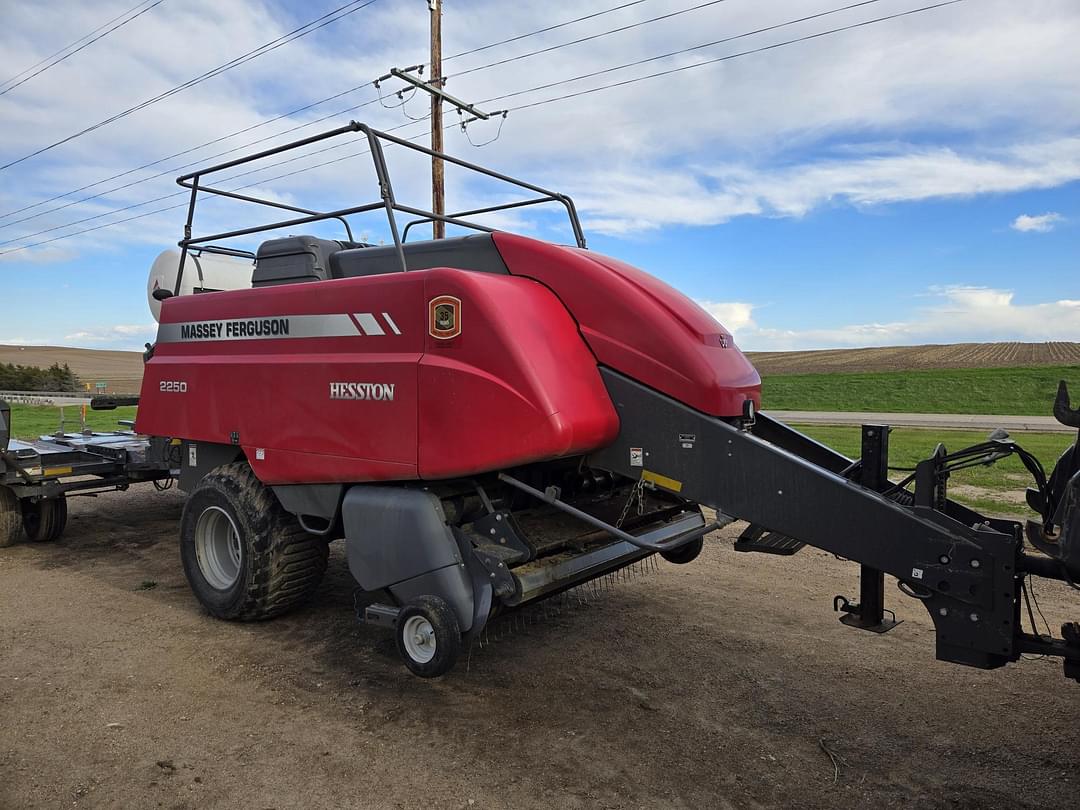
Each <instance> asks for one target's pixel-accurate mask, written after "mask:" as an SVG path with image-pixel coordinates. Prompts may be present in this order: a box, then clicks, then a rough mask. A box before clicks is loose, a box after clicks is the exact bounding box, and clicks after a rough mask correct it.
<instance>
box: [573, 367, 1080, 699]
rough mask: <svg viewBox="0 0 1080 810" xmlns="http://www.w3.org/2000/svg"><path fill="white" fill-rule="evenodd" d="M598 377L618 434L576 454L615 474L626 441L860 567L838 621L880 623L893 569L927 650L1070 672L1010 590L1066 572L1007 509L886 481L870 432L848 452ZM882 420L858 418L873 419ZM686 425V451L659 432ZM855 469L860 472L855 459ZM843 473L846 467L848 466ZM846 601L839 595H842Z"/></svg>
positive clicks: (720, 500)
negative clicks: (1029, 543)
mask: <svg viewBox="0 0 1080 810" xmlns="http://www.w3.org/2000/svg"><path fill="white" fill-rule="evenodd" d="M601 375H602V377H603V379H604V383H605V385H606V387H607V389H608V393H609V394H610V395H611V399H612V402H614V403H615V406H616V409H617V410H618V412H619V415H620V429H619V431H620V432H619V436H618V438H617V439H616V440H615V442H614V443H613V444H611V445H610V446H608V447H606V448H604V449H603V450H600V451H597V452H596V453H593V454H591V455H590V456H589V457H588V459H587V463H588V464H589V465H590V466H591V467H594V468H597V469H601V470H607V471H609V472H613V473H616V474H619V475H623V476H626V477H629V478H637V477H640V476H642V474H643V472H642V468H640V467H637V468H635V467H632V466H630V461H629V459H630V458H631V453H630V449H631V448H646V449H647V451H648V456H649V462H648V463H649V465H650V468H651V469H653V470H656V471H660V472H662V473H663V476H664V477H665V479H666V480H667V481H669V482H671V483H672V484H673V485H675V486H676V487H677V489H676V490H675V491H677V492H678V494H679V495H680V496H681V497H683V498H686V499H687V500H689V501H690V502H692V503H698V504H702V505H705V506H710V507H712V508H715V509H717V510H718V511H722V512H724V513H726V514H728V515H732V516H735V517H737V518H740V519H743V520H746V521H748V522H750V523H752V524H756V525H759V526H765V527H767V528H768V529H769V530H771V531H774V532H778V533H780V534H783V535H785V536H787V537H793V538H797V539H798V540H801V541H803V542H804V543H806V544H808V545H812V546H815V547H817V548H820V549H822V550H824V551H827V552H831V553H833V554H836V555H838V556H840V557H842V558H844V559H847V560H851V561H853V562H857V563H859V564H860V566H861V573H862V579H861V583H862V584H861V596H862V599H863V604H860V605H859V606H858V607H856V606H853V605H850V603H848V607H849V608H850V610H849V611H848V612H849V613H850V614H853V615H852V618H851V619H849V621H847V622H845V623H847V624H851V625H853V626H855V627H859V628H862V629H866V630H875V631H878V632H880V631H882V630H884V629H888V628H887V627H883V626H882V625H887V624H889V622H888V621H886V620H885V619H884V598H883V597H884V591H883V586H884V582H883V580H882V578H881V577H882V572H885V573H888V574H891V575H893V576H894V577H896V578H897V580H898V581H899V582H900V583H901V584H902V588H901V589H902V590H903V591H904V593H906V594H907V595H908V596H912V597H914V598H916V599H918V600H920V601H921V603H922V605H923V606H924V607H925V608H926V610H927V611H928V613H929V614H930V617H931V619H932V621H933V623H934V626H935V629H936V631H937V657H938V658H939V659H941V660H944V661H951V662H953V663H957V664H966V665H968V666H974V667H980V668H984V669H990V668H994V667H998V666H1002V665H1004V664H1006V663H1008V662H1009V661H1015V660H1017V659H1018V658H1019V657H1020V655H1021V654H1024V653H1031V654H1039V655H1052V656H1060V657H1062V658H1063V659H1064V664H1065V675H1066V676H1067V677H1070V678H1074V679H1077V680H1080V640H1070V638H1069V637H1068V636H1067V637H1066V638H1049V637H1046V636H1038V635H1033V634H1031V633H1027V632H1025V631H1024V629H1023V626H1022V623H1021V617H1020V604H1021V602H1020V598H1019V597H1020V594H1021V591H1022V589H1023V587H1024V584H1025V578H1026V577H1028V576H1041V577H1046V578H1050V579H1057V580H1067V577H1068V574H1067V572H1066V571H1065V569H1064V567H1063V566H1062V565H1061V563H1060V562H1059V561H1057V560H1052V559H1050V558H1045V557H1041V556H1034V555H1029V554H1026V553H1025V552H1024V550H1023V545H1022V540H1021V535H1022V530H1023V527H1022V526H1021V525H1020V524H1019V523H1017V522H1015V521H1006V520H995V519H993V518H987V517H984V516H983V515H980V514H978V513H977V512H974V511H972V510H970V509H967V508H966V507H964V506H961V505H960V504H957V503H955V502H953V501H949V500H947V499H945V500H944V502H940V501H939V502H937V503H935V504H932V505H926V504H924V503H923V500H924V497H923V495H922V493H920V491H919V487H918V486H916V491H915V493H913V494H912V493H910V492H909V491H907V490H905V489H900V490H896V487H895V485H890V486H889V487H888V489H881V488H882V487H884V486H885V485H886V484H887V478H885V476H884V473H885V471H886V469H887V466H886V465H887V458H888V456H887V451H888V447H887V443H886V441H885V440H884V439H883V433H882V432H877V433H876V434H875V435H874V436H867V437H864V438H865V439H866V441H865V443H864V445H863V457H862V459H860V460H859V462H855V461H853V460H851V459H848V458H846V457H845V456H842V455H840V454H839V453H836V452H835V451H833V450H830V449H829V448H827V447H825V446H824V445H821V444H819V443H817V442H815V441H813V440H812V439H809V438H808V437H806V436H803V435H801V434H799V433H798V432H797V431H795V430H794V429H792V428H790V427H788V426H786V425H783V424H782V423H779V422H776V421H774V420H771V419H769V418H768V417H766V416H763V415H761V414H759V415H758V416H757V422H756V423H755V424H754V425H753V426H752V427H749V428H748V427H747V426H746V425H744V424H739V423H738V420H724V419H720V418H716V417H710V416H706V415H705V414H702V413H700V412H698V411H694V410H692V409H690V408H688V407H687V406H685V405H683V404H682V403H679V402H677V401H676V400H673V399H671V398H669V397H666V396H664V395H663V394H660V393H658V392H656V391H653V390H652V389H648V388H646V387H645V386H643V385H641V384H640V383H637V382H635V381H633V380H631V379H629V378H627V377H625V376H623V375H622V374H619V373H617V372H615V371H612V370H610V369H606V368H601ZM881 428H884V426H875V425H867V426H865V428H864V433H865V432H866V429H871V430H877V429H881ZM683 434H694V435H695V436H696V438H697V442H696V443H695V445H694V449H693V450H690V451H688V450H686V449H684V448H683V447H682V445H680V444H679V443H677V442H675V441H672V439H671V437H674V436H680V435H683ZM864 467H865V468H867V469H866V470H865V471H864V470H863V469H862V468H864ZM856 472H857V473H858V474H857V475H856ZM845 601H846V600H845Z"/></svg>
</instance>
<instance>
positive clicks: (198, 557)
mask: <svg viewBox="0 0 1080 810" xmlns="http://www.w3.org/2000/svg"><path fill="white" fill-rule="evenodd" d="M200 538H201V539H200ZM213 538H224V542H216V541H215V540H214V539H213ZM219 546H220V547H221V548H222V549H223V550H221V551H215V550H214V549H217V548H218V547H219ZM328 554H329V550H328V547H327V542H326V540H325V539H324V538H321V537H315V536H314V535H311V534H308V533H307V532H305V531H304V530H303V529H302V528H300V524H299V523H298V522H297V520H296V518H295V517H294V516H293V515H291V514H289V513H288V512H286V511H285V510H284V509H283V508H282V507H281V504H280V503H279V502H278V500H277V498H276V497H275V496H274V493H273V492H272V491H271V490H270V489H269V488H267V487H266V486H264V485H263V483H262V482H261V481H259V479H258V478H256V477H255V473H254V472H252V470H251V467H250V466H248V464H247V463H245V462H238V463H233V464H225V465H223V466H221V467H218V468H216V469H214V470H212V471H211V472H210V473H209V474H208V475H207V476H206V477H205V478H203V480H202V481H200V482H199V484H198V486H196V488H195V490H194V491H193V492H192V493H191V496H190V497H189V498H188V500H187V503H186V504H185V505H184V512H183V515H182V517H181V519H180V559H181V561H182V562H183V565H184V573H185V574H186V575H187V579H188V583H189V584H190V585H191V590H192V591H194V593H195V596H196V598H197V599H198V600H199V602H200V603H201V604H202V605H203V607H205V608H206V609H207V610H208V611H210V613H212V614H213V615H215V616H217V617H218V618H221V619H232V620H237V621H257V620H259V619H269V618H272V617H274V616H279V615H281V614H282V613H285V612H287V611H289V610H292V609H293V608H295V607H297V606H299V605H301V604H303V603H304V602H306V601H307V600H308V599H309V598H310V597H311V595H312V594H313V593H314V592H315V589H316V588H317V587H318V585H319V582H321V581H322V577H323V574H324V573H325V572H326V559H327V556H328ZM234 564H235V565H234Z"/></svg>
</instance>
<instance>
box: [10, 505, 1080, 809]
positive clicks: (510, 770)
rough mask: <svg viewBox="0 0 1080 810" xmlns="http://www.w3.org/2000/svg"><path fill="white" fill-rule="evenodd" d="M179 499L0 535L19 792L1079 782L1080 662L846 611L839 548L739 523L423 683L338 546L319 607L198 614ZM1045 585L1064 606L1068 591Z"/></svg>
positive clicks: (465, 802)
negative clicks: (259, 614)
mask: <svg viewBox="0 0 1080 810" xmlns="http://www.w3.org/2000/svg"><path fill="white" fill-rule="evenodd" d="M181 504H182V500H181V497H180V496H179V495H178V494H176V493H174V492H169V493H164V494H160V493H156V492H154V491H153V490H152V489H139V490H134V489H133V490H132V491H131V492H129V493H126V494H115V495H108V496H102V497H99V498H96V499H90V498H77V499H73V500H72V508H71V512H72V520H71V523H70V525H69V528H68V532H67V534H66V535H65V537H64V538H63V539H62V540H61V541H59V542H58V543H56V544H53V545H39V546H29V545H22V546H15V547H12V548H7V549H0V807H2V808H4V810H8V808H24V807H92V808H155V807H162V808H238V807H244V808H254V809H255V810H259V809H260V808H279V809H281V808H301V807H302V808H345V807H348V808H354V807H355V808H368V807H371V808H424V810H434V809H435V808H472V807H475V808H515V810H517V809H518V808H532V807H537V808H548V807H558V808H616V807H618V808H622V807H629V808H652V807H663V808H684V807H694V808H728V807H748V808H758V807H800V808H835V807H841V806H843V807H875V808H881V807H905V808H909V807H912V808H924V807H925V808H931V807H950V808H955V807H961V808H967V807H997V808H1013V807H1031V808H1040V809H1044V808H1055V807H1073V808H1075V807H1076V806H1077V798H1076V796H1077V785H1078V781H1080V772H1078V769H1077V764H1078V761H1080V724H1078V722H1077V721H1078V719H1080V685H1077V684H1075V683H1072V682H1068V681H1065V680H1064V679H1063V678H1062V675H1061V670H1060V666H1059V665H1058V664H1056V663H1054V664H1052V663H1050V662H1048V661H1045V660H1036V661H1023V662H1021V663H1019V664H1016V665H1013V666H1010V667H1008V668H1005V669H1001V670H996V671H991V672H982V671H976V670H970V669H966V668H961V667H956V666H951V665H948V664H944V663H939V662H937V661H935V660H934V659H933V633H932V630H931V627H930V624H929V621H928V619H927V618H926V616H925V613H924V611H923V610H922V608H921V607H920V606H919V605H918V604H917V603H915V602H913V601H912V600H909V599H907V598H906V597H903V596H901V595H900V594H899V593H898V592H897V591H895V590H890V591H889V595H888V599H889V604H890V606H891V607H893V608H895V609H896V610H897V612H898V613H899V614H900V617H901V618H902V619H904V623H903V624H901V625H900V626H899V627H898V628H896V629H895V630H893V631H892V632H891V633H889V634H887V635H884V636H876V635H873V634H870V633H865V632H860V631H857V630H853V629H849V628H846V627H843V626H841V625H840V624H839V623H838V622H837V620H836V615H835V614H834V613H832V610H831V605H830V602H831V598H832V596H833V594H836V593H846V594H850V595H854V594H856V593H857V581H856V568H855V566H854V565H852V564H850V563H842V562H838V561H836V560H835V559H834V558H833V557H831V556H829V555H826V554H823V553H818V552H815V551H812V550H809V549H808V550H804V551H803V552H802V553H801V554H799V555H798V556H796V557H794V558H773V557H766V556H764V555H744V554H738V553H736V552H734V551H732V550H731V542H730V541H731V539H732V537H733V535H734V531H733V530H730V529H729V530H727V531H725V532H724V533H722V535H721V536H714V537H712V538H710V542H709V543H708V544H707V545H706V551H705V553H704V554H703V555H702V557H701V558H700V559H699V560H698V561H696V562H695V563H694V564H692V565H689V566H685V567H677V566H672V565H668V564H666V563H661V565H660V570H659V571H658V572H657V573H652V574H648V575H646V576H642V577H640V578H633V579H629V580H628V581H625V582H620V583H617V584H614V585H613V587H610V588H609V589H607V590H605V592H604V593H602V594H600V595H596V594H593V595H592V596H591V597H590V599H589V601H588V603H587V604H578V602H577V600H573V601H569V602H566V603H564V604H562V605H561V606H559V605H549V606H548V607H547V609H545V610H540V609H536V610H534V612H533V613H532V614H531V615H530V618H531V621H530V622H528V623H527V626H523V622H521V621H518V622H517V625H518V627H517V628H516V630H515V631H514V632H513V633H511V632H510V629H511V628H510V626H509V625H505V624H504V625H503V626H502V631H501V632H500V638H499V639H498V640H497V641H490V642H489V643H488V644H487V645H486V646H485V647H484V649H479V648H475V649H473V651H472V653H471V655H470V656H469V657H468V660H462V661H461V663H460V664H459V667H458V669H457V670H455V672H453V673H452V674H451V675H449V676H447V677H445V678H442V679H440V680H435V681H423V680H420V679H417V678H414V677H412V676H410V675H408V674H407V673H406V671H405V670H404V669H403V667H402V666H401V665H400V664H399V662H398V660H397V658H396V654H395V652H394V647H393V641H392V638H391V637H390V635H389V634H388V633H387V632H386V631H380V630H376V629H371V628H365V627H362V626H359V625H357V623H356V622H355V620H354V619H353V615H352V610H351V606H352V584H351V579H350V577H349V575H348V572H347V570H346V567H345V562H344V559H343V557H342V553H341V549H340V544H335V546H334V552H333V554H332V557H331V567H330V572H329V574H328V577H327V581H326V583H325V585H324V587H323V588H322V590H321V592H320V594H319V596H318V597H317V599H316V601H315V602H314V603H313V604H312V605H311V606H310V607H308V608H306V609H304V610H302V611H300V612H298V613H296V614H293V615H290V616H288V617H285V618H282V619H278V620H276V621H273V622H268V623H265V624H254V625H237V624H228V623H225V622H220V621H217V620H214V619H212V618H210V617H209V616H207V615H206V614H205V613H203V612H202V611H201V610H200V609H199V607H198V605H197V604H196V602H195V600H194V598H193V597H192V596H191V594H190V592H189V591H188V588H187V584H186V582H185V580H184V577H183V573H182V571H181V569H180V564H179V560H178V554H177V549H176V539H175V533H176V526H177V520H178V518H179V514H180V509H181ZM150 583H156V585H154V586H153V587H150ZM1038 595H1039V599H1040V603H1041V605H1042V608H1043V610H1044V611H1045V613H1046V616H1047V618H1048V619H1049V620H1050V622H1051V624H1055V625H1056V624H1057V623H1058V622H1060V620H1061V619H1063V618H1065V617H1066V609H1065V607H1066V605H1067V604H1069V601H1070V600H1069V599H1068V597H1074V598H1072V599H1071V603H1072V605H1073V606H1074V607H1075V604H1076V599H1075V594H1072V593H1068V594H1067V593H1065V592H1063V591H1062V590H1057V589H1054V588H1052V587H1050V586H1044V587H1042V588H1041V589H1040V590H1039V591H1038ZM1072 618H1075V615H1073V616H1072ZM830 751H831V752H832V757H835V763H836V767H835V768H834V759H833V758H832V757H830V754H829V753H828V752H830Z"/></svg>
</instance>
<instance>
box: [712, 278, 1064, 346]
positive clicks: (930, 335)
mask: <svg viewBox="0 0 1080 810" xmlns="http://www.w3.org/2000/svg"><path fill="white" fill-rule="evenodd" d="M928 295H929V296H930V297H932V298H933V299H934V301H935V303H933V304H931V305H930V306H926V307H923V308H922V309H920V310H918V311H917V312H916V313H915V314H914V315H912V316H911V317H909V318H906V319H903V320H896V321H891V322H887V323H857V324H844V325H840V326H836V327H831V328H821V329H801V330H800V329H784V328H781V327H775V326H769V325H761V326H755V325H753V323H752V322H751V324H749V325H747V326H746V327H744V328H743V329H741V330H740V329H737V328H735V327H731V329H732V331H733V333H734V334H735V338H736V339H737V340H738V341H739V345H740V347H742V348H743V349H747V350H751V351H767V350H787V349H831V348H854V347H863V346H902V345H909V346H910V345H919V344H924V343H957V342H964V343H966V342H990V341H1013V340H1015V341H1029V342H1041V341H1059V340H1063V341H1068V340H1073V341H1080V301H1074V300H1070V299H1061V300H1057V301H1045V302H1040V303H1032V304H1018V303H1016V300H1015V298H1016V295H1015V293H1014V292H1013V291H1012V290H999V289H993V288H988V287H973V286H948V287H932V288H930V290H929V291H928Z"/></svg>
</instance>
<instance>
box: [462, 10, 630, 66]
mask: <svg viewBox="0 0 1080 810" xmlns="http://www.w3.org/2000/svg"><path fill="white" fill-rule="evenodd" d="M644 2H646V0H633V2H632V3H623V4H622V5H621V6H613V7H612V8H606V9H604V10H603V11H595V12H593V13H592V14H586V15H585V16H584V17H575V18H574V19H572V20H567V21H566V22H561V23H556V24H555V25H549V26H548V27H547V28H538V29H537V30H536V31H530V32H529V33H527V34H518V35H517V36H514V37H509V38H508V39H500V40H499V41H498V42H490V43H488V44H487V45H481V46H480V47H479V48H471V49H470V50H467V51H462V52H461V53H455V54H454V55H453V56H444V57H443V61H444V62H448V61H450V60H451V59H457V58H458V57H459V56H468V55H469V54H473V53H479V52H480V51H486V50H488V49H489V48H496V47H498V46H499V45H508V44H509V43H511V42H517V41H518V40H521V39H528V38H529V37H534V36H536V35H537V34H546V33H547V32H548V31H554V30H555V29H557V28H565V27H566V26H568V25H573V24H574V23H579V22H583V21H584V20H591V19H593V18H594V17H600V16H602V15H604V14H610V13H611V12H613V11H622V10H623V9H624V8H630V6H639V5H641V4H642V3H644Z"/></svg>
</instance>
